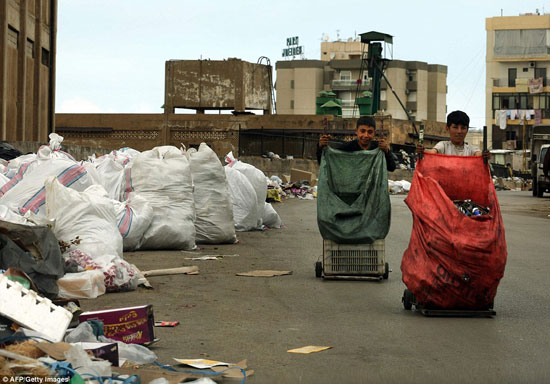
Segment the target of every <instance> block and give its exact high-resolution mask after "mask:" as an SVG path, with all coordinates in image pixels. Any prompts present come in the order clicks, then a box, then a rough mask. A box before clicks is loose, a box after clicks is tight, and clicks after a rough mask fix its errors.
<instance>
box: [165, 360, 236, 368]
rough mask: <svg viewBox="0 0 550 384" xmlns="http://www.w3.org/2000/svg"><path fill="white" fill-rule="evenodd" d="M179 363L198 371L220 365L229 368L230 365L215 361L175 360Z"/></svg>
mask: <svg viewBox="0 0 550 384" xmlns="http://www.w3.org/2000/svg"><path fill="white" fill-rule="evenodd" d="M174 360H176V361H177V362H178V363H180V364H183V365H188V366H190V367H193V368H197V369H207V368H212V367H215V366H218V365H225V366H229V365H231V364H230V363H224V362H223V361H215V360H207V359H176V358H174Z"/></svg>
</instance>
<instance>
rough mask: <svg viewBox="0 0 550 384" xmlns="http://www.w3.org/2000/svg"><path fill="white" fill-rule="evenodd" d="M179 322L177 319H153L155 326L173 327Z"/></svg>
mask: <svg viewBox="0 0 550 384" xmlns="http://www.w3.org/2000/svg"><path fill="white" fill-rule="evenodd" d="M179 323H180V322H179V321H155V327H175V326H177V325H179Z"/></svg>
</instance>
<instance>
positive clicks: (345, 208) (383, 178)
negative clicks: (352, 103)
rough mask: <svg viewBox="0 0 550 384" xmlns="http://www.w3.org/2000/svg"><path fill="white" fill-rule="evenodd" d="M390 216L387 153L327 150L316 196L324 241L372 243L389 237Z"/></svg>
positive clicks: (324, 151) (376, 150) (318, 221)
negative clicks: (385, 154)
mask: <svg viewBox="0 0 550 384" xmlns="http://www.w3.org/2000/svg"><path fill="white" fill-rule="evenodd" d="M390 216H391V205H390V197H389V192H388V177H387V170H386V159H385V157H384V153H383V152H382V151H381V150H380V149H375V150H372V151H357V152H345V151H341V150H338V149H333V148H330V147H325V148H324V150H323V156H322V159H321V167H320V169H319V184H318V195H317V223H318V225H319V231H320V232H321V236H322V237H323V239H325V240H332V241H335V242H337V243H342V244H360V243H368V244H370V243H373V242H374V241H375V240H379V239H384V238H385V237H386V235H387V234H388V231H389V229H390Z"/></svg>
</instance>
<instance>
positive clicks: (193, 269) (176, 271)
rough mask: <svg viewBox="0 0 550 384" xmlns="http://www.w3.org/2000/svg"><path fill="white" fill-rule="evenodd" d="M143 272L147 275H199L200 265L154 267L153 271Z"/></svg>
mask: <svg viewBox="0 0 550 384" xmlns="http://www.w3.org/2000/svg"><path fill="white" fill-rule="evenodd" d="M141 273H142V274H143V276H145V277H151V276H165V275H198V274H199V267H197V266H196V265H193V266H190V267H179V268H167V269H153V270H151V271H142V272H141Z"/></svg>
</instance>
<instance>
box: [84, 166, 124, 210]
mask: <svg viewBox="0 0 550 384" xmlns="http://www.w3.org/2000/svg"><path fill="white" fill-rule="evenodd" d="M92 164H94V165H95V169H96V171H97V173H98V175H99V180H100V182H101V185H102V186H103V188H105V190H106V191H107V193H108V195H109V197H110V198H111V199H114V200H118V199H120V194H121V191H120V188H121V187H122V181H123V179H124V166H123V165H121V164H119V163H118V162H116V161H115V160H114V159H113V158H112V157H110V156H105V157H102V158H101V159H96V161H94V162H93V163H92Z"/></svg>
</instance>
